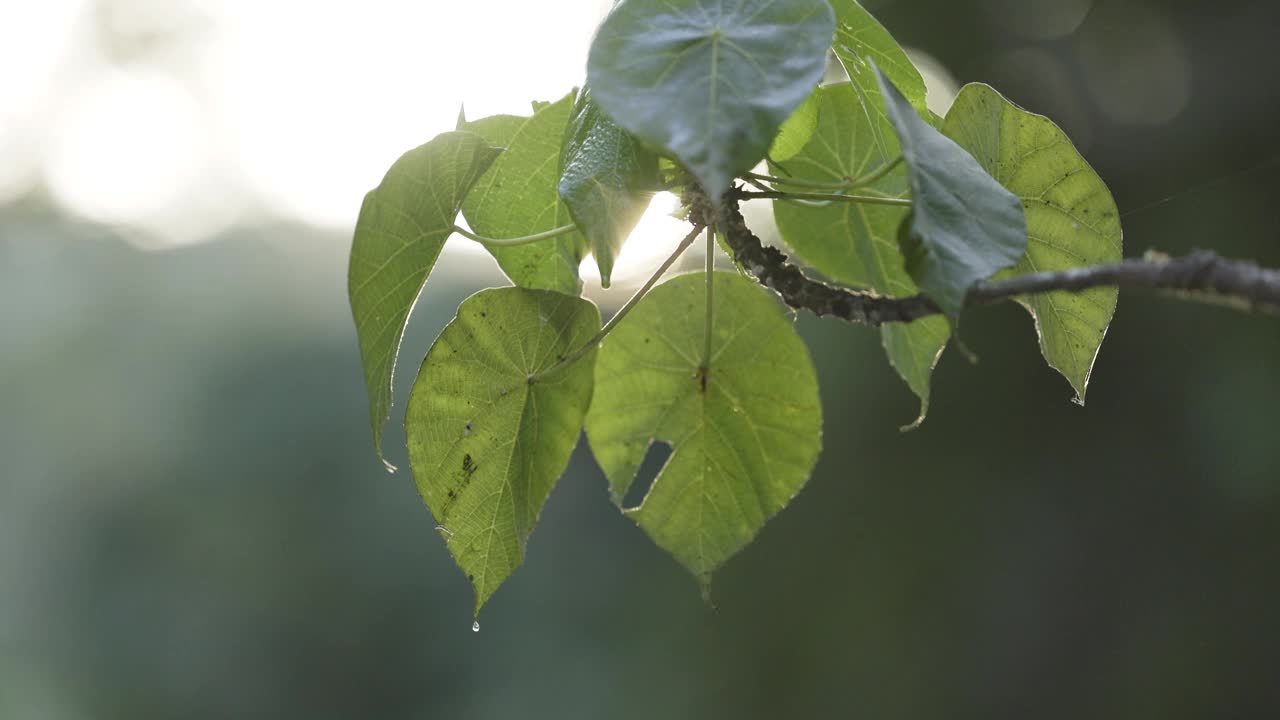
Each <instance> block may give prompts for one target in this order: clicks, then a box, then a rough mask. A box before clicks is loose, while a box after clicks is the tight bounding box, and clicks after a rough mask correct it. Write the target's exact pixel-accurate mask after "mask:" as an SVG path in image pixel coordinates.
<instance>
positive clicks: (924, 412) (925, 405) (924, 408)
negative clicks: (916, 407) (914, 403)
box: [898, 398, 929, 433]
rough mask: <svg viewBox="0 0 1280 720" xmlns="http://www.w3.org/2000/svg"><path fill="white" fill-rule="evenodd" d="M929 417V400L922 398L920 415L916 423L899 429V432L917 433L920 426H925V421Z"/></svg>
mask: <svg viewBox="0 0 1280 720" xmlns="http://www.w3.org/2000/svg"><path fill="white" fill-rule="evenodd" d="M928 415H929V399H928V398H921V399H920V415H919V416H918V417H916V419H915V421H913V422H911V423H908V424H906V425H903V426H901V427H899V428H898V432H902V433H909V432H915V431H916V430H919V429H920V426H921V425H924V419H925V417H927V416H928Z"/></svg>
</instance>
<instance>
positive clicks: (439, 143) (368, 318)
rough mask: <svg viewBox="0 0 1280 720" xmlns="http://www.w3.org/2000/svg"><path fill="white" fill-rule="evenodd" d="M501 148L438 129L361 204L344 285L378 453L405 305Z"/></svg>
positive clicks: (411, 300) (406, 312)
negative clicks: (439, 131) (361, 363)
mask: <svg viewBox="0 0 1280 720" xmlns="http://www.w3.org/2000/svg"><path fill="white" fill-rule="evenodd" d="M501 152H502V150H501V149H498V148H493V147H490V146H489V144H488V143H486V142H485V141H484V139H483V138H481V137H479V136H478V135H473V134H471V133H466V132H448V133H444V134H442V135H439V136H437V137H436V138H435V139H433V140H432V141H431V142H429V143H427V144H425V145H422V146H420V147H418V148H415V149H413V150H410V151H409V152H407V153H405V154H404V155H403V156H401V157H400V159H399V160H397V161H396V162H395V164H394V165H392V166H391V169H390V170H388V171H387V175H386V177H385V178H383V180H382V183H381V184H380V185H378V187H376V188H374V189H373V190H372V191H370V192H369V194H367V195H365V198H364V204H363V205H362V206H361V207H360V217H359V219H358V220H357V221H356V230H355V237H354V239H353V240H352V243H351V263H350V265H349V266H348V269H347V291H348V294H349V296H350V299H351V312H352V315H354V317H355V322H356V334H357V335H358V337H359V340H360V357H361V360H362V361H363V363H364V377H365V385H366V386H367V387H368V390H369V420H370V423H371V424H372V425H373V442H374V446H375V447H376V448H377V450H378V455H379V457H381V456H382V426H383V424H384V423H386V421H387V418H388V416H389V414H390V410H391V378H392V375H393V374H394V372H395V364H396V354H397V352H398V351H399V349H400V338H401V337H402V336H403V335H404V328H405V324H406V322H407V321H408V319H409V311H410V310H411V309H412V308H413V303H414V301H416V300H417V298H418V293H419V292H421V291H422V285H423V283H425V282H426V281H427V276H428V275H430V274H431V268H432V267H434V266H435V263H436V258H437V257H438V256H439V255H440V249H441V248H442V247H444V241H445V240H446V239H448V237H449V234H450V233H451V232H452V229H453V224H454V220H455V219H456V218H457V216H458V210H459V208H460V207H461V206H462V201H463V198H465V197H466V195H467V192H468V191H469V190H470V189H471V187H472V185H473V184H474V183H475V182H476V180H477V178H479V177H480V175H481V174H482V173H484V171H485V169H486V168H488V167H489V166H490V164H492V163H493V161H494V160H495V159H496V158H497V157H498V156H499V154H500V153H501Z"/></svg>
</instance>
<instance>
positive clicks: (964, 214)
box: [876, 68, 1027, 323]
mask: <svg viewBox="0 0 1280 720" xmlns="http://www.w3.org/2000/svg"><path fill="white" fill-rule="evenodd" d="M876 73H877V74H878V75H879V77H880V91H881V94H882V95H883V96H884V100H885V110H886V111H887V113H888V116H889V121H890V122H891V123H893V127H894V129H895V130H897V133H898V140H899V142H900V143H901V145H902V157H903V160H905V162H906V166H907V179H908V180H909V181H910V184H911V198H912V208H911V215H910V217H909V219H908V220H907V221H905V222H904V223H903V230H902V234H901V236H900V240H899V244H900V245H901V246H902V250H903V255H904V256H905V257H906V259H907V263H906V267H907V273H908V274H909V275H911V277H912V279H914V280H915V281H916V284H917V285H919V286H920V288H921V289H922V290H924V292H925V293H926V294H927V295H928V296H929V297H930V298H932V299H933V301H934V302H936V303H937V304H938V307H939V308H941V309H942V311H943V313H945V314H946V315H947V317H948V319H950V320H951V322H952V323H954V322H956V321H957V320H958V319H959V317H960V310H961V308H963V307H964V298H965V295H966V294H967V293H968V292H969V288H971V287H973V285H974V283H977V282H979V281H980V280H985V279H987V278H989V277H991V276H992V275H994V274H995V273H996V272H997V271H999V270H1002V269H1004V268H1007V267H1009V266H1011V265H1013V264H1014V263H1016V262H1017V261H1018V258H1020V257H1022V253H1023V252H1025V251H1026V248H1027V224H1026V219H1025V218H1024V216H1023V212H1022V203H1021V202H1019V201H1018V198H1016V197H1014V195H1013V193H1010V192H1009V191H1008V190H1006V189H1004V187H1003V186H1001V185H1000V183H998V182H996V180H995V179H994V178H992V177H991V175H989V174H988V173H987V171H986V170H984V169H983V168H982V166H981V165H979V164H978V161H977V160H974V159H973V156H972V155H970V154H969V153H968V152H967V151H966V150H965V149H964V148H962V147H960V146H959V145H957V144H956V143H955V141H953V140H951V139H950V138H948V137H947V136H945V135H943V134H942V133H940V132H938V131H937V130H935V129H934V128H933V126H932V125H930V124H928V123H927V122H925V121H924V120H923V119H922V118H921V117H920V114H919V112H917V111H916V109H915V108H914V107H912V106H911V103H909V102H908V101H907V99H906V98H905V97H903V96H902V93H900V92H898V89H897V88H895V87H894V86H893V84H892V83H890V82H889V80H888V78H886V77H885V76H884V75H883V74H882V73H880V71H879V69H878V68H877V69H876ZM904 240H905V242H904Z"/></svg>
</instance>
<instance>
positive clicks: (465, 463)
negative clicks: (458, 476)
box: [462, 453, 477, 479]
mask: <svg viewBox="0 0 1280 720" xmlns="http://www.w3.org/2000/svg"><path fill="white" fill-rule="evenodd" d="M476 467H477V466H476V463H475V461H474V460H472V459H471V453H467V454H466V455H464V456H463V457H462V474H463V475H465V476H466V477H467V478H468V479H470V478H471V474H472V473H474V472H475V471H476Z"/></svg>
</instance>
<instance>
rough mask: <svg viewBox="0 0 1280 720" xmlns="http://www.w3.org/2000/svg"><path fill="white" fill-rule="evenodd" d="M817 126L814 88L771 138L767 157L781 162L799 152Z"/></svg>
mask: <svg viewBox="0 0 1280 720" xmlns="http://www.w3.org/2000/svg"><path fill="white" fill-rule="evenodd" d="M817 128H818V91H817V90H815V91H814V92H813V94H812V95H810V96H809V97H808V98H806V99H805V101H804V102H803V103H801V105H800V107H798V108H796V111H795V112H793V113H791V117H789V118H787V121H786V122H784V123H782V128H781V129H779V130H778V136H777V137H775V138H774V139H773V146H772V147H770V148H769V159H770V160H776V161H778V162H783V161H784V160H788V159H790V158H792V157H795V155H796V153H799V152H800V151H801V150H803V149H804V146H805V143H807V142H809V138H811V137H813V131H814V130H816V129H817Z"/></svg>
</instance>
